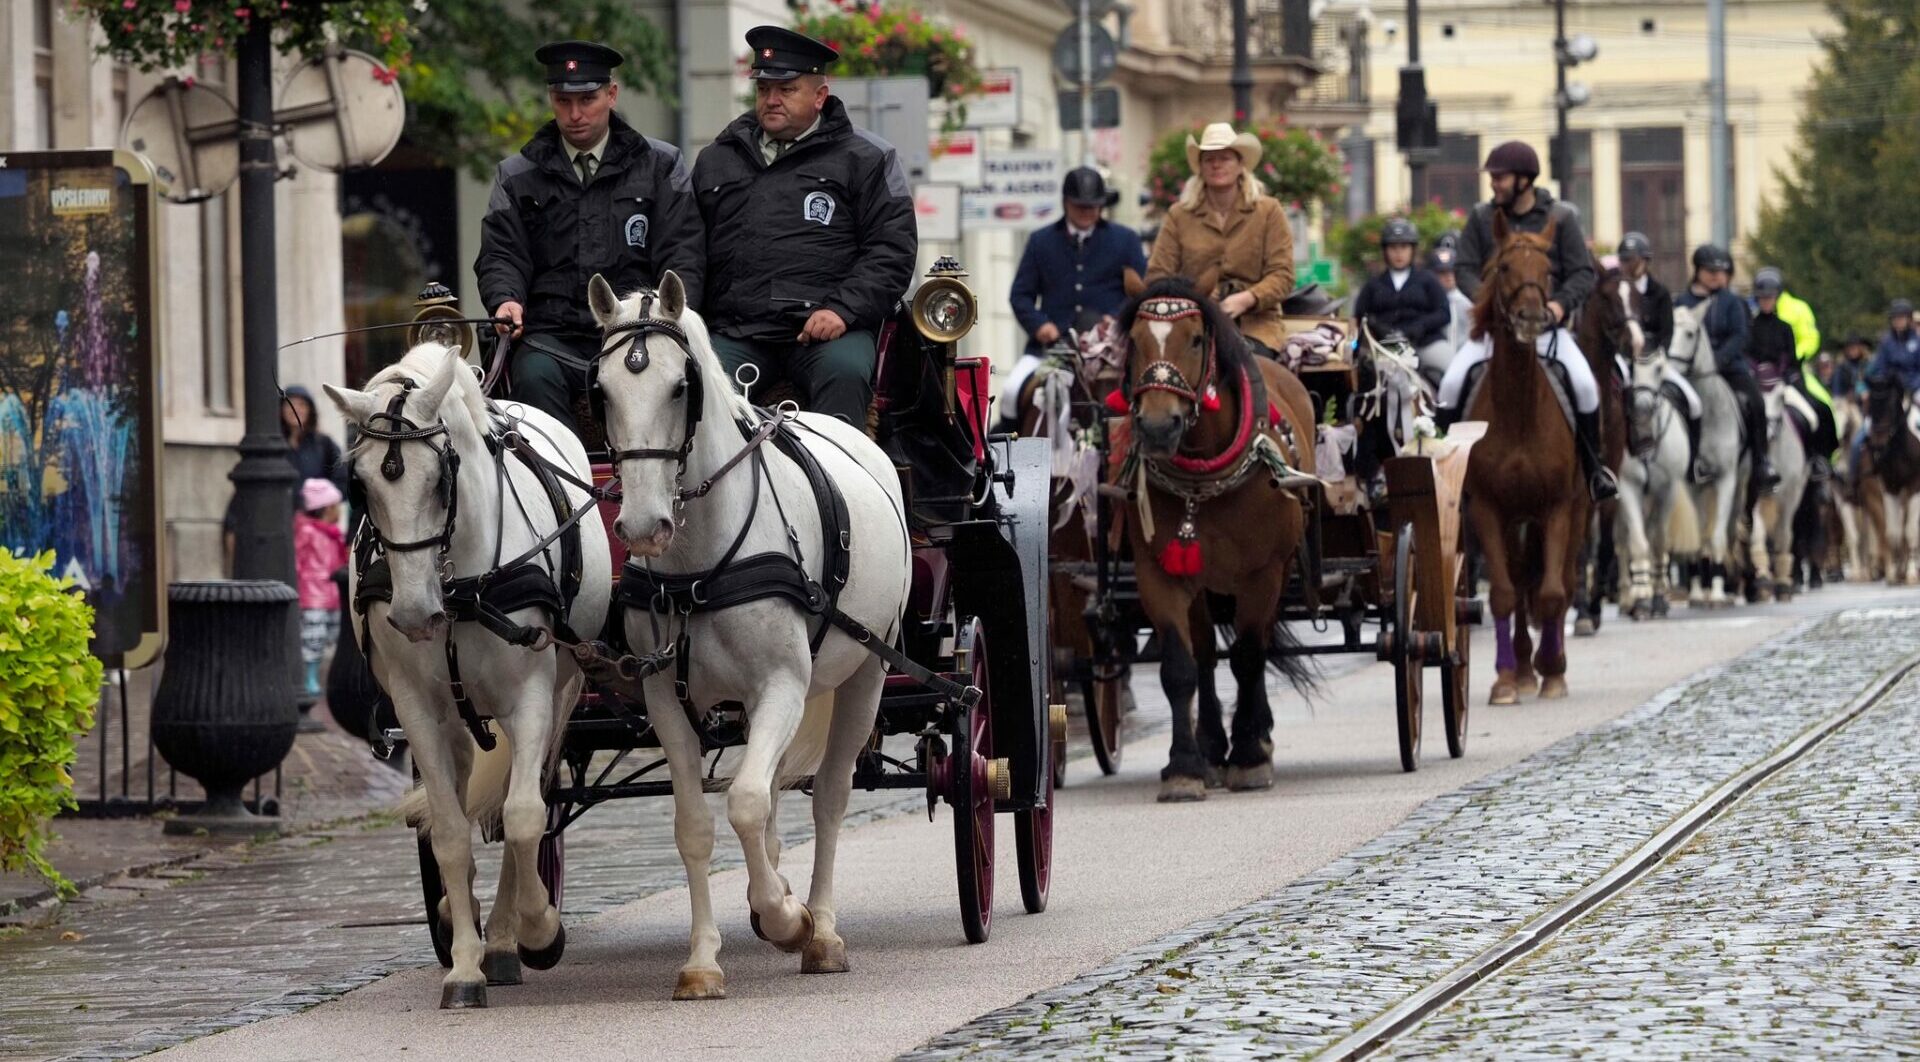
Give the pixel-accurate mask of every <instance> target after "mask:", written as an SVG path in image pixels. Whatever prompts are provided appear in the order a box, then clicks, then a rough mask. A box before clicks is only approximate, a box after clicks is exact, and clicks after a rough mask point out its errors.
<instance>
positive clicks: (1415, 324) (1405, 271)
mask: <svg viewBox="0 0 1920 1062" xmlns="http://www.w3.org/2000/svg"><path fill="white" fill-rule="evenodd" d="M1419 244H1420V231H1419V230H1418V229H1416V228H1414V227H1413V222H1411V221H1408V220H1407V219H1406V218H1388V219H1387V223H1386V226H1385V227H1384V228H1382V229H1381V230H1380V251H1381V254H1382V256H1383V257H1384V258H1385V259H1386V268H1385V269H1382V270H1381V271H1380V272H1379V274H1378V275H1376V276H1374V277H1373V278H1372V279H1370V280H1368V281H1367V283H1366V286H1365V287H1362V288H1361V289H1360V295H1359V297H1358V298H1356V299H1355V300H1354V303H1353V315H1354V316H1355V317H1358V318H1360V320H1361V321H1363V322H1365V323H1366V326H1367V329H1368V330H1369V331H1370V332H1372V333H1373V337H1374V338H1375V339H1376V340H1379V339H1383V338H1384V337H1385V336H1386V335H1387V334H1388V333H1392V332H1397V333H1399V334H1400V335H1402V336H1404V337H1406V340H1407V342H1408V343H1410V344H1412V345H1413V348H1414V350H1415V352H1417V354H1418V355H1419V363H1420V368H1421V369H1422V370H1425V371H1428V372H1432V373H1435V374H1438V373H1443V372H1445V371H1446V370H1447V362H1448V361H1450V360H1452V358H1453V348H1452V347H1450V346H1448V345H1447V326H1448V325H1449V324H1450V323H1451V322H1452V316H1453V315H1452V311H1451V310H1450V309H1449V307H1448V306H1447V289H1445V288H1443V287H1441V286H1440V281H1439V280H1437V279H1436V278H1435V277H1434V275H1433V274H1432V273H1429V272H1427V271H1426V270H1424V269H1421V268H1420V267H1419V266H1417V265H1415V264H1414V262H1413V255H1414V251H1415V250H1416V249H1418V247H1419Z"/></svg>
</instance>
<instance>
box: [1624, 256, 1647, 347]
mask: <svg viewBox="0 0 1920 1062" xmlns="http://www.w3.org/2000/svg"><path fill="white" fill-rule="evenodd" d="M1619 293H1620V312H1621V313H1622V314H1624V315H1625V316H1626V319H1627V334H1628V335H1630V336H1632V337H1633V356H1634V357H1635V358H1638V357H1639V356H1640V355H1641V354H1642V353H1643V352H1644V351H1645V350H1646V349H1647V332H1646V329H1644V328H1642V327H1640V315H1639V314H1637V313H1634V312H1633V281H1631V280H1628V279H1627V278H1626V277H1625V276H1622V277H1621V278H1620V285H1619Z"/></svg>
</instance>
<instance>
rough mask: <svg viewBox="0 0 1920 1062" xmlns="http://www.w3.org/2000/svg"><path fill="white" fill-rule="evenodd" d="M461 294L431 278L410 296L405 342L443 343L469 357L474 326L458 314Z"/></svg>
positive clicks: (470, 356)
mask: <svg viewBox="0 0 1920 1062" xmlns="http://www.w3.org/2000/svg"><path fill="white" fill-rule="evenodd" d="M463 316H464V315H463V314H461V312H460V298H459V296H457V295H455V294H454V293H453V292H452V291H450V290H448V288H447V286H446V285H445V284H442V283H440V282H439V281H437V280H430V281H428V282H427V286H426V287H424V288H421V289H420V294H418V295H416V296H414V299H413V324H411V325H409V326H408V327H407V346H408V347H409V348H412V347H417V346H419V345H420V344H422V343H442V344H445V345H446V346H449V347H454V348H456V349H458V350H459V351H460V357H461V358H462V359H463V360H471V359H472V357H473V349H474V346H475V342H476V341H475V338H474V334H473V326H472V325H470V324H467V323H466V322H465V321H463V320H462V319H461V318H462V317H463Z"/></svg>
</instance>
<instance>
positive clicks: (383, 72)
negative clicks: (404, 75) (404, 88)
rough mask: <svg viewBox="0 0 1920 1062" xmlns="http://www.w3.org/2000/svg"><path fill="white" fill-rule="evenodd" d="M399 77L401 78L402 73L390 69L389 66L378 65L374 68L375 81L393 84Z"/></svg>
mask: <svg viewBox="0 0 1920 1062" xmlns="http://www.w3.org/2000/svg"><path fill="white" fill-rule="evenodd" d="M399 78H400V75H399V74H398V73H396V72H395V71H393V70H390V69H388V68H387V67H384V66H376V67H374V68H373V79H374V80H375V81H378V82H380V83H381V84H382V85H391V84H393V83H394V82H395V81H397V80H399Z"/></svg>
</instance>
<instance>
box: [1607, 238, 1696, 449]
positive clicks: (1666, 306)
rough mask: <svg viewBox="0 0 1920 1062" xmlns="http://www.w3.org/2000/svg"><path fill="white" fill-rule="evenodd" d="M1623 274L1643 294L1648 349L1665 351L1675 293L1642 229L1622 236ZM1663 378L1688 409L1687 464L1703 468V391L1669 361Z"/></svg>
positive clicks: (1642, 316)
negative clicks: (1657, 270)
mask: <svg viewBox="0 0 1920 1062" xmlns="http://www.w3.org/2000/svg"><path fill="white" fill-rule="evenodd" d="M1617 253H1618V254H1619V255H1620V273H1621V275H1622V276H1624V277H1626V278H1627V281H1628V282H1629V283H1631V284H1632V285H1633V287H1634V290H1635V291H1638V292H1639V293H1640V327H1641V329H1643V330H1644V331H1645V333H1646V337H1647V349H1648V350H1660V351H1664V350H1666V349H1667V348H1668V347H1669V346H1672V345H1673V293H1672V292H1670V291H1668V290H1667V286H1666V285H1665V284H1662V283H1660V278H1659V277H1656V276H1654V275H1653V271H1652V269H1650V268H1649V267H1650V266H1651V265H1652V264H1653V241H1651V240H1649V239H1647V237H1646V235H1645V234H1643V233H1638V232H1629V233H1627V234H1626V235H1625V236H1622V237H1620V248H1619V251H1618V252H1617ZM1661 378H1662V379H1663V380H1664V381H1665V382H1666V384H1667V386H1669V387H1671V388H1673V389H1674V390H1675V391H1678V392H1679V393H1680V397H1681V399H1682V400H1684V402H1685V405H1686V410H1687V454H1688V458H1687V467H1689V468H1691V469H1694V470H1695V474H1696V476H1697V475H1698V473H1699V471H1700V467H1699V460H1700V414H1701V412H1702V410H1701V406H1700V392H1698V391H1695V390H1694V389H1693V384H1692V383H1690V382H1688V380H1687V378H1686V377H1685V376H1682V375H1680V371H1679V370H1678V369H1675V368H1674V367H1673V363H1672V362H1668V363H1667V367H1666V371H1665V372H1664V373H1663V374H1662V376H1661Z"/></svg>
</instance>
